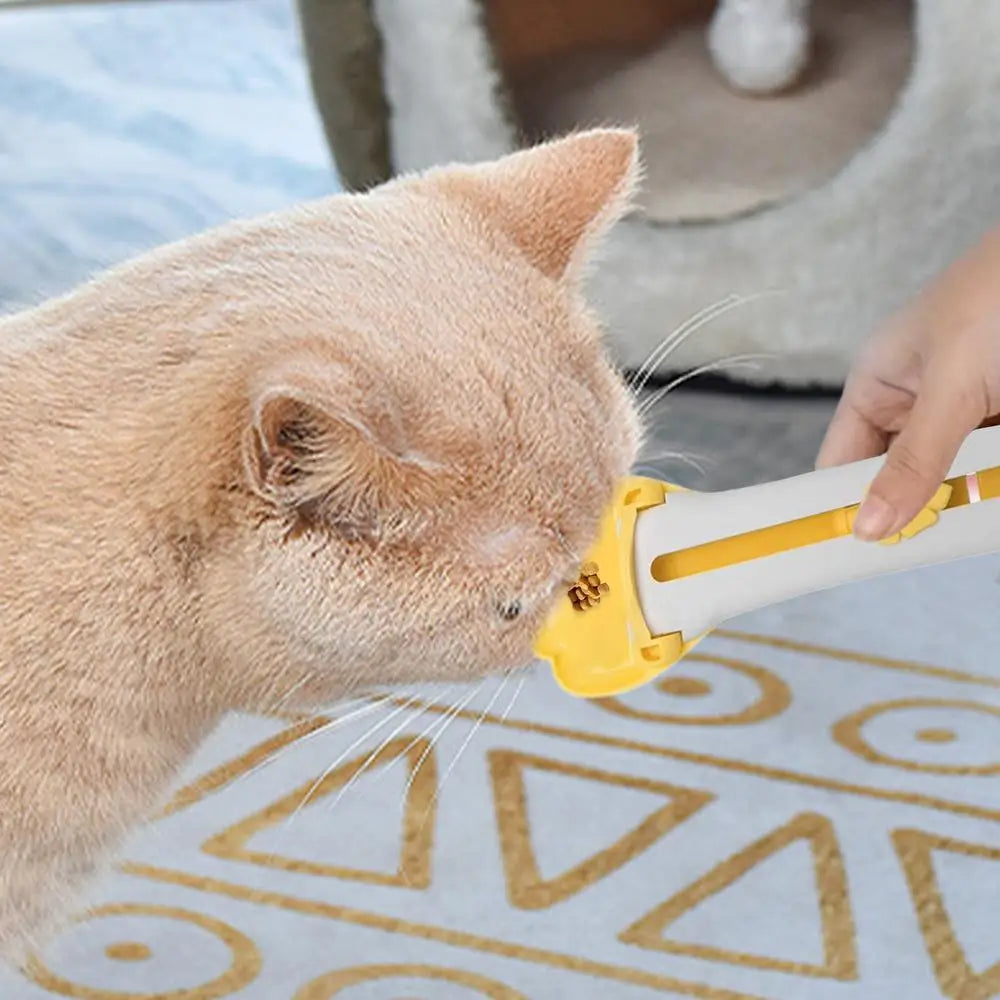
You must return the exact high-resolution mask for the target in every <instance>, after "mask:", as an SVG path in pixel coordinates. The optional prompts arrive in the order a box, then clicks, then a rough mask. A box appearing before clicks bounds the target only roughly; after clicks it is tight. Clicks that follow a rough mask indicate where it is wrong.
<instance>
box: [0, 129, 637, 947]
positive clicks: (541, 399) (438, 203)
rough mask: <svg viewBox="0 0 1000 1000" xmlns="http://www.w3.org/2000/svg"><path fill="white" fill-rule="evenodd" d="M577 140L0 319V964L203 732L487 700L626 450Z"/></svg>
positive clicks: (382, 195) (231, 236)
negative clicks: (361, 697)
mask: <svg viewBox="0 0 1000 1000" xmlns="http://www.w3.org/2000/svg"><path fill="white" fill-rule="evenodd" d="M638 162H639V161H638V142H637V137H636V135H635V134H634V132H632V131H630V130H627V129H626V130H623V129H598V130H592V131H585V132H579V133H576V134H573V135H570V136H566V137H562V138H560V139H556V140H552V141H550V142H548V143H545V144H542V145H539V146H537V147H533V148H531V149H527V150H523V151H520V152H517V153H514V154H511V155H509V156H507V157H505V158H503V159H500V160H497V161H494V162H491V163H485V164H470V165H461V164H456V165H451V166H447V167H440V168H436V169H433V170H430V171H428V172H426V173H424V174H420V175H411V176H404V177H401V178H397V179H394V180H392V181H390V182H388V183H387V184H385V185H383V186H382V187H379V188H376V189H374V190H372V191H371V192H369V193H366V194H361V195H335V196H332V197H330V198H328V199H324V200H320V201H318V202H313V203H309V204H305V205H301V206H296V207H294V208H291V209H289V210H287V211H283V212H279V213H276V214H271V215H268V216H266V217H263V218H259V219H256V220H251V221H239V222H234V223H230V224H228V225H225V226H222V227H221V228H218V229H216V230H214V231H210V232H208V233H205V234H202V235H198V236H196V237H194V238H191V239H188V240H186V241H182V242H180V243H177V244H174V245H170V246H167V247H165V248H161V249H159V250H156V251H154V252H152V253H149V254H148V255H146V256H143V257H140V258H139V259H137V260H135V261H133V262H131V263H128V264H125V265H123V266H120V267H118V268H116V269H114V270H112V271H111V272H109V273H107V274H105V275H103V276H101V277H98V278H97V279H95V280H94V281H92V282H91V283H89V284H87V285H85V286H83V287H81V288H79V289H78V290H76V291H74V292H72V293H71V294H69V295H66V296H65V297H62V298H59V299H57V300H54V301H52V302H49V303H46V304H43V305H41V306H39V307H37V308H33V309H30V310H28V311H25V312H22V313H18V314H14V315H12V316H8V317H6V318H4V319H3V320H0V567H2V569H0V955H3V956H4V957H5V958H6V959H7V960H8V961H12V962H14V963H18V962H21V961H23V960H24V958H25V956H26V954H27V953H28V951H29V950H30V949H32V948H35V947H36V946H38V945H39V944H40V943H44V940H45V939H46V938H47V937H49V936H50V935H51V934H52V933H53V932H54V931H56V930H57V929H58V928H59V926H60V923H61V920H62V918H63V916H64V914H65V913H66V912H67V911H68V909H70V908H72V907H74V906H76V905H79V900H80V893H81V891H82V890H83V889H84V888H85V887H86V886H87V885H89V884H91V883H92V881H93V879H94V877H95V874H96V873H97V872H99V871H100V869H101V868H102V866H103V865H104V863H105V862H106V861H107V859H109V858H111V857H113V856H114V852H115V850H116V849H117V847H118V845H120V843H121V840H122V838H123V836H124V834H125V833H126V832H127V831H129V829H130V828H132V827H134V826H135V825H137V824H140V823H141V822H142V821H143V820H144V819H145V818H147V817H148V816H149V815H150V813H151V811H152V810H154V809H155V808H156V806H157V805H158V804H159V803H160V802H161V801H162V800H163V797H164V796H165V795H166V794H167V792H168V791H169V788H170V785H171V782H172V781H173V780H174V779H175V778H176V776H177V774H178V771H179V769H180V768H181V767H182V766H183V764H184V762H185V760H186V759H187V758H188V757H189V755H190V753H191V752H192V750H193V749H194V748H195V747H196V746H197V745H198V743H199V741H201V740H202V739H203V738H204V737H205V736H206V734H208V733H209V731H210V730H211V729H212V727H213V726H214V725H215V724H216V723H217V722H218V720H219V719H220V717H221V716H222V715H223V714H225V713H226V712H229V711H232V710H242V711H260V710H264V709H266V708H267V706H269V705H273V703H274V701H275V700H276V699H277V698H279V697H281V696H282V694H283V693H284V692H289V691H294V692H295V697H294V699H293V700H292V701H290V702H289V703H288V707H289V708H292V707H295V708H298V709H300V710H309V709H312V708H314V707H317V706H320V705H328V704H330V703H332V702H333V701H334V700H336V699H339V698H342V697H344V696H346V695H350V694H351V693H352V692H358V691H360V690H363V689H366V688H367V687H369V686H371V685H375V684H377V685H381V686H387V685H397V684H401V683H404V682H405V683H414V682H421V681H442V680H446V679H448V680H451V679H456V680H466V679H472V678H477V677H480V676H483V675H486V674H488V673H490V672H502V671H507V672H510V671H512V670H514V669H516V668H519V667H522V666H524V665H526V664H527V663H528V662H530V660H531V643H532V639H533V637H534V635H535V634H536V632H537V630H538V628H539V626H540V625H541V623H542V622H543V620H544V618H545V616H546V615H547V613H548V610H549V609H550V607H551V606H552V605H553V602H554V601H555V600H556V595H557V594H558V593H561V590H560V587H561V583H562V581H565V580H567V579H569V578H572V577H574V576H575V570H576V568H577V566H578V560H579V558H580V554H581V553H582V552H583V551H584V550H585V549H586V548H587V547H588V546H589V544H590V543H591V541H592V540H593V539H594V537H595V536H596V533H597V530H598V526H599V521H600V517H601V515H602V513H603V511H604V509H605V507H606V505H607V504H608V502H609V501H610V499H611V497H612V495H613V491H614V488H615V485H616V484H617V482H618V481H619V480H620V478H621V477H622V476H624V475H626V474H627V473H628V471H629V469H630V468H631V466H632V464H633V461H634V459H635V457H636V455H637V452H638V447H639V443H640V437H641V429H640V426H639V418H638V415H637V412H636V408H635V405H634V400H633V398H632V395H631V394H630V392H629V391H628V389H627V387H626V386H625V384H624V383H623V381H622V380H621V378H620V376H619V373H618V372H617V370H616V369H615V367H614V365H613V364H612V362H611V361H610V360H609V358H608V356H607V354H606V350H605V346H604V344H603V342H602V333H601V329H600V326H599V323H598V321H597V319H596V318H595V316H594V315H593V314H592V312H591V310H590V309H589V308H588V306H587V305H586V304H585V302H584V297H583V290H582V279H583V276H584V274H585V270H586V267H587V266H588V263H589V262H590V261H591V260H592V257H593V253H594V251H595V249H596V248H597V246H598V245H599V243H600V241H601V239H602V237H603V236H604V234H605V233H606V232H607V230H608V229H609V228H610V227H611V226H612V225H613V224H614V223H615V222H616V221H617V220H618V219H619V218H620V217H621V216H622V215H623V214H624V213H625V212H626V211H627V210H628V207H629V204H630V199H631V197H632V194H633V191H634V188H635V186H636V183H637V174H638V169H639V166H638Z"/></svg>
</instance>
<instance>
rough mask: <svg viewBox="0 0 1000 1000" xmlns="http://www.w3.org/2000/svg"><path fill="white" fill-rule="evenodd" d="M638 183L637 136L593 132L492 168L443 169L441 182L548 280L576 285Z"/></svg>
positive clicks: (528, 151)
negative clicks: (602, 238) (586, 264)
mask: <svg viewBox="0 0 1000 1000" xmlns="http://www.w3.org/2000/svg"><path fill="white" fill-rule="evenodd" d="M638 178H639V140H638V136H637V134H636V132H635V131H633V130H630V129H594V130H591V131H587V132H579V133H576V134H574V135H571V136H568V137H566V138H563V139H557V140H554V141H552V142H548V143H544V144H542V145H540V146H535V147H533V148H531V149H526V150H522V151H520V152H517V153H513V154H511V155H509V156H506V157H503V158H502V159H499V160H496V161H495V162H493V163H485V164H477V165H474V166H469V167H450V168H446V169H444V170H441V171H440V172H439V173H438V174H437V175H436V177H435V182H436V183H438V184H440V185H441V186H442V189H443V190H444V191H445V192H446V194H447V195H449V196H451V197H454V198H459V199H462V200H464V201H465V202H466V203H468V204H471V206H472V207H473V209H474V210H475V211H476V212H477V214H479V215H480V216H481V217H482V218H483V219H484V220H485V221H486V222H487V223H488V224H491V225H493V226H494V227H496V228H497V229H499V230H500V231H502V232H503V233H504V234H505V235H506V236H507V237H508V238H509V239H510V240H512V241H513V242H514V244H515V245H516V246H517V247H518V248H519V249H520V250H521V252H522V253H523V254H524V255H525V256H526V257H527V258H528V260H530V261H531V263H532V264H534V265H535V267H537V268H538V269H539V270H540V271H542V272H543V273H545V274H547V275H548V276H549V277H551V278H554V279H557V280H560V279H566V280H569V281H574V280H576V279H577V278H578V277H579V275H580V271H581V269H582V266H583V265H584V264H585V263H586V261H587V259H588V257H589V256H590V254H591V253H592V252H593V250H594V249H595V246H596V244H597V243H598V242H599V240H600V239H601V237H602V236H603V235H604V234H605V232H606V231H607V230H608V229H609V228H610V227H611V226H612V225H613V224H614V223H615V222H617V221H618V220H619V219H620V218H621V217H622V216H623V215H624V214H625V212H626V211H628V208H629V205H630V202H631V198H632V196H633V194H634V192H635V188H636V186H637V184H638Z"/></svg>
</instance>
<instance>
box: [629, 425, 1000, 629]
mask: <svg viewBox="0 0 1000 1000" xmlns="http://www.w3.org/2000/svg"><path fill="white" fill-rule="evenodd" d="M882 462H883V459H882V458H874V459H868V460H866V461H863V462H855V463H852V464H850V465H845V466H840V467H837V468H833V469H821V470H818V471H816V472H809V473H806V474H804V475H801V476H795V477H793V478H791V479H784V480H778V481H777V482H771V483H764V484H762V485H759V486H749V487H744V488H742V489H737V490H728V491H724V492H718V493H698V492H690V493H671V494H669V496H668V497H667V500H666V502H665V503H664V504H663V505H661V506H658V507H653V508H650V509H649V510H647V511H644V512H643V513H642V514H640V515H639V518H638V522H637V524H636V535H635V572H636V583H637V589H638V593H639V601H640V604H641V606H642V610H643V613H644V615H645V617H646V622H647V623H648V625H649V627H650V630H651V631H652V632H653V633H654V634H655V635H663V634H666V633H670V632H681V633H682V634H683V636H684V638H685V639H693V638H695V637H697V636H699V635H702V634H703V633H705V632H707V631H710V630H711V629H713V628H716V627H718V626H719V625H721V624H722V623H723V622H726V621H728V620H730V619H732V618H735V617H737V616H738V615H741V614H745V613H747V612H749V611H754V610H757V609H758V608H762V607H766V606H767V605H770V604H777V603H779V602H781V601H785V600H789V599H790V598H793V597H797V596H799V595H801V594H807V593H811V592H814V591H818V590H826V589H828V588H830V587H836V586H839V585H840V584H844V583H849V582H852V581H856V580H863V579H868V578H870V577H874V576H880V575H883V574H887V573H895V572H899V571H901V570H908V569H917V568H919V567H921V566H931V565H934V564H937V563H942V562H948V561H950V560H953V559H960V558H964V557H968V556H975V555H983V554H985V553H988V552H994V551H997V550H1000V498H998V499H993V500H984V501H982V502H980V503H970V504H965V505H962V506H959V507H955V508H952V509H948V510H944V511H942V512H941V514H940V517H939V520H938V523H937V524H934V525H932V526H931V527H930V528H928V529H926V530H925V531H923V532H921V533H920V534H918V535H915V536H914V537H913V538H909V539H904V540H902V541H901V542H899V543H897V544H895V545H879V544H874V543H870V542H861V541H858V540H857V539H855V538H853V537H852V536H846V537H841V538H834V539H831V540H829V541H824V542H818V543H816V544H813V545H808V546H803V547H801V548H797V549H792V550H790V551H787V552H781V553H778V554H775V555H769V556H766V557H763V558H759V559H752V560H749V561H747V562H743V563H737V564H735V565H730V566H725V567H722V568H720V569H715V570H711V571H708V572H703V573H698V574H695V575H691V576H684V577H681V578H679V579H676V580H669V581H666V582H662V583H661V582H658V581H657V580H655V579H654V578H653V576H652V573H651V566H652V563H653V560H654V559H655V558H656V557H657V556H659V555H663V554H665V553H670V552H676V551H679V550H682V549H686V548H690V547H692V546H696V545H700V544H703V543H706V542H711V541H716V540H719V539H723V538H729V537H732V536H733V535H739V534H742V533H744V532H749V531H754V530H756V529H758V528H765V527H768V526H771V525H777V524H783V523H786V522H788V521H793V520H797V519H799V518H803V517H808V516H809V515H811V514H819V513H823V512H825V511H830V510H835V509H838V508H843V507H849V506H852V505H854V504H857V503H860V502H861V500H862V498H863V497H864V494H865V491H866V490H867V488H868V486H869V484H870V483H871V481H872V480H873V479H874V478H875V475H876V473H877V472H878V471H879V469H880V468H881V466H882ZM996 466H1000V427H987V428H983V429H981V430H977V431H974V432H973V433H972V434H970V435H969V437H968V438H967V439H966V441H965V444H964V445H963V446H962V448H961V450H960V451H959V454H958V456H957V457H956V459H955V462H954V463H953V465H952V467H951V470H950V472H949V474H948V477H947V478H949V479H952V478H955V477H958V476H967V475H970V474H973V473H976V472H980V471H982V470H984V469H988V468H993V467H996Z"/></svg>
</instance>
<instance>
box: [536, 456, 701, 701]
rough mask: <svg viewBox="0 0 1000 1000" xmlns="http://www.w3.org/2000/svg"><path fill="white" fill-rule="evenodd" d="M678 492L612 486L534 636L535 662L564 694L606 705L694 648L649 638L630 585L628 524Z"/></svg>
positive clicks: (638, 482)
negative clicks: (587, 544)
mask: <svg viewBox="0 0 1000 1000" xmlns="http://www.w3.org/2000/svg"><path fill="white" fill-rule="evenodd" d="M678 489H679V487H676V486H671V485H670V484H668V483H663V482H660V481H659V480H656V479H646V478H641V477H637V476H630V477H629V478H627V479H625V480H623V481H622V482H621V483H620V484H619V487H618V489H617V491H616V493H615V497H614V500H613V502H612V504H611V506H610V507H609V509H608V511H607V513H606V514H605V516H604V520H603V521H602V524H601V531H600V535H599V537H598V539H597V542H596V544H595V545H594V547H593V548H592V549H591V551H590V552H589V553H588V555H587V557H586V559H584V561H583V564H582V565H581V567H580V576H579V578H578V579H577V581H576V582H575V583H573V584H567V587H566V590H565V592H564V594H563V595H562V596H561V597H560V598H559V600H558V601H557V602H556V606H555V607H554V608H553V610H552V613H551V614H550V615H549V618H548V620H547V621H546V623H545V625H544V626H543V627H542V630H541V631H540V632H539V634H538V636H537V637H536V639H535V655H536V656H537V657H538V658H539V659H543V660H548V661H549V663H551V665H552V672H553V674H554V675H555V678H556V681H557V682H558V683H559V685H560V687H562V688H563V690H565V691H567V692H568V693H569V694H571V695H574V696H576V697H578V698H607V697H610V696H612V695H616V694H623V693H624V692H626V691H630V690H632V689H634V688H637V687H641V686H642V685H644V684H647V683H649V681H651V680H653V679H654V678H655V677H657V676H658V675H659V674H661V673H662V672H663V671H664V670H666V669H667V668H668V667H671V666H673V664H675V663H676V662H677V661H678V660H680V659H681V657H683V656H684V654H685V653H687V651H688V650H689V649H690V648H691V647H692V646H693V645H694V642H687V643H686V642H685V641H684V639H683V637H682V636H681V634H680V633H679V632H672V633H670V634H668V635H660V636H653V635H651V634H650V631H649V627H648V626H647V625H646V620H645V618H644V616H643V613H642V607H641V605H640V603H639V594H638V590H637V587H636V579H635V565H634V539H635V524H636V519H637V517H638V515H639V513H640V511H643V510H646V509H647V508H649V507H655V506H657V505H658V504H662V503H664V502H665V501H666V499H667V494H668V493H670V492H674V491H676V490H678Z"/></svg>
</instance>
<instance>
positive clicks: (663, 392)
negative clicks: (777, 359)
mask: <svg viewBox="0 0 1000 1000" xmlns="http://www.w3.org/2000/svg"><path fill="white" fill-rule="evenodd" d="M773 358H774V355H773V354H737V355H734V356H733V357H731V358H721V359H720V360H718V361H709V362H708V363H707V364H704V365H699V366H698V367H697V368H692V369H691V371H688V372H685V373H684V374H683V375H678V376H677V378H675V379H672V380H671V381H670V382H668V383H667V384H666V385H665V386H663V388H661V389H657V390H656V392H654V393H653V394H652V395H651V396H650V397H649V399H647V400H646V401H645V402H644V403H643V404H642V405H641V406H640V407H639V416H640V418H642V417H645V416H646V414H647V413H649V411H650V410H651V409H652V408H653V407H654V406H656V404H657V403H659V402H660V400H662V399H663V398H664V396H667V395H669V394H670V393H671V392H673V391H674V389H676V388H677V387H678V386H681V385H683V384H684V383H685V382H689V381H690V380H691V379H693V378H697V377H698V376H699V375H706V374H708V373H709V372H715V371H725V370H726V369H727V368H749V369H750V370H752V371H753V370H756V369H757V368H758V367H759V366H758V365H757V364H756V362H758V361H767V360H773Z"/></svg>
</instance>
